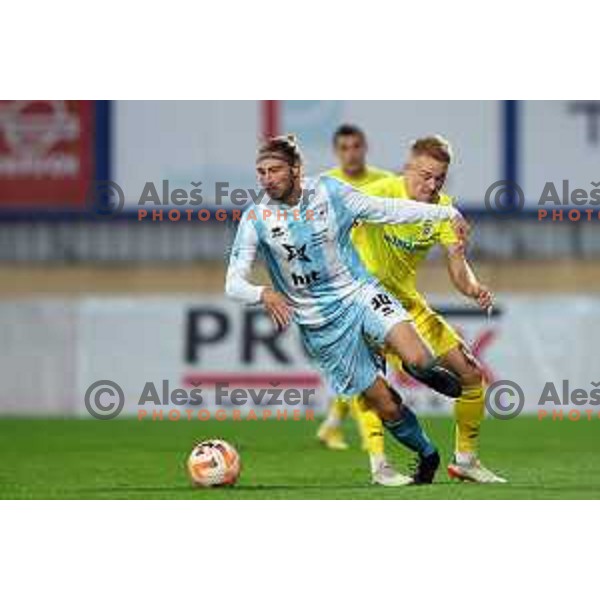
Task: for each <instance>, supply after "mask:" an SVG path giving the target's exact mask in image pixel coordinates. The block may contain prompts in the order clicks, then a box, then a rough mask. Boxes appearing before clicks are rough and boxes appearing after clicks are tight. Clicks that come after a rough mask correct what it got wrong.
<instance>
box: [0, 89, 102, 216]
mask: <svg viewBox="0 0 600 600" xmlns="http://www.w3.org/2000/svg"><path fill="white" fill-rule="evenodd" d="M94 130H95V125H94V102H93V101H89V100H85V101H79V100H0V210H2V209H3V208H6V209H17V210H31V209H42V210H46V209H65V208H66V209H76V208H84V206H85V204H84V202H85V194H86V192H87V190H88V188H89V185H90V183H91V181H92V179H93V178H94V169H95V167H94V163H95V160H94V137H95V131H94Z"/></svg>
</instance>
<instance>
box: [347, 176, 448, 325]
mask: <svg viewBox="0 0 600 600" xmlns="http://www.w3.org/2000/svg"><path fill="white" fill-rule="evenodd" d="M361 191H362V192H363V193H365V194H367V195H369V196H380V197H384V198H408V197H409V196H408V190H407V187H406V180H405V179H404V177H401V176H400V177H398V176H393V177H386V178H385V179H379V180H377V181H375V182H373V183H371V184H368V185H365V186H363V188H362V189H361ZM398 201H399V202H402V200H398ZM438 203H439V204H444V205H449V204H452V198H451V197H450V196H448V195H446V194H440V196H439V200H438ZM352 241H353V243H354V246H355V248H356V250H357V252H358V254H359V256H360V258H361V260H362V261H363V263H364V264H365V266H366V267H367V269H368V270H369V271H370V272H371V273H372V274H373V275H374V276H375V277H376V278H377V279H379V280H380V281H381V283H383V285H384V286H385V287H386V288H387V289H389V290H390V292H392V293H393V294H394V295H395V296H396V297H397V298H398V299H399V300H400V301H401V302H402V304H403V306H404V308H406V310H408V311H410V312H412V313H413V314H415V313H418V312H420V311H421V310H423V309H427V304H426V302H425V299H424V298H423V297H422V296H421V294H419V292H418V291H417V268H418V266H419V264H420V263H421V262H422V261H423V259H424V258H425V257H426V256H427V254H428V253H429V251H430V250H431V248H433V246H435V245H436V244H442V245H443V246H450V245H452V244H455V243H456V242H457V241H458V238H457V237H456V234H455V233H454V230H453V229H452V226H451V224H450V223H449V222H448V221H442V222H437V223H434V222H433V221H430V220H427V221H422V222H420V223H409V224H404V225H376V224H372V223H362V224H361V225H359V226H358V227H355V228H354V230H353V231H352Z"/></svg>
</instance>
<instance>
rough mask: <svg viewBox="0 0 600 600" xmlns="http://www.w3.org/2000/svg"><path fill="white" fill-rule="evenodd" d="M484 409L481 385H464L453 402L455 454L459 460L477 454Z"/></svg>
mask: <svg viewBox="0 0 600 600" xmlns="http://www.w3.org/2000/svg"><path fill="white" fill-rule="evenodd" d="M484 411H485V407H484V395H483V387H482V386H481V385H476V386H465V387H464V388H463V393H462V395H461V396H460V398H457V399H456V402H455V403H454V418H455V420H456V431H455V454H456V458H457V460H459V462H460V461H461V459H462V460H465V459H467V458H468V457H472V456H476V455H477V452H478V450H479V429H480V426H481V421H482V420H483V415H484Z"/></svg>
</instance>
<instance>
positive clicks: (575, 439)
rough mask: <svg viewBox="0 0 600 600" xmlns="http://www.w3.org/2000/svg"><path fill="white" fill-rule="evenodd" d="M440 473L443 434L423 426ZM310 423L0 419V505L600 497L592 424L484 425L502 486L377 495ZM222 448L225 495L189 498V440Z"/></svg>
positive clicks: (434, 422) (397, 460)
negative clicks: (235, 453)
mask: <svg viewBox="0 0 600 600" xmlns="http://www.w3.org/2000/svg"><path fill="white" fill-rule="evenodd" d="M424 422H425V424H426V428H427V430H428V431H429V433H430V434H431V435H432V437H433V439H434V440H436V442H437V443H438V444H439V446H440V448H441V450H442V453H443V459H444V464H445V462H446V460H447V459H448V457H449V455H450V452H451V444H452V441H451V440H452V423H451V420H450V419H446V418H431V419H424ZM316 425H317V424H316V423H311V422H305V421H302V422H287V423H286V422H276V421H267V422H241V423H240V422H238V423H236V422H231V421H226V422H216V421H212V422H208V423H202V422H151V421H142V422H138V421H136V420H127V419H121V420H115V421H93V420H75V419H73V420H61V419H56V420H52V419H50V420H22V419H4V420H0V456H1V457H2V460H1V461H0V498H65V499H67V498H100V499H102V498H105V499H108V498H123V499H161V498H164V499H186V500H202V499H263V498H270V499H301V498H307V499H319V498H323V499H327V498H344V499H353V498H357V499H372V498H373V499H455V498H456V499H458V498H471V499H486V498H494V499H512V498H520V499H527V498H549V499H552V498H594V499H598V498H600V469H599V468H598V465H599V460H600V459H599V457H600V434H599V429H598V423H596V422H594V421H591V422H587V421H586V422H584V421H579V422H551V421H542V422H539V421H537V420H536V419H535V418H519V419H515V420H513V421H497V420H493V419H488V420H486V422H485V423H484V425H483V451H482V454H483V458H484V459H485V462H486V464H487V465H489V466H490V467H493V468H494V469H495V470H497V471H498V472H499V473H500V474H503V475H505V476H506V477H507V478H508V479H509V480H510V483H509V484H505V485H488V486H483V485H475V484H461V483H456V482H452V481H450V480H449V479H448V477H447V475H446V472H445V469H440V471H439V476H438V478H437V481H436V483H435V484H434V485H431V486H425V487H404V488H396V489H389V488H387V489H386V488H381V487H375V486H371V485H370V484H369V483H368V461H367V457H366V454H364V453H363V452H361V450H360V449H359V448H358V439H357V435H356V432H355V431H356V430H355V427H354V424H353V423H352V422H349V423H347V424H346V426H345V427H346V432H347V435H348V438H349V440H350V441H351V442H352V444H353V448H352V449H351V450H348V451H343V452H339V451H338V452H333V451H328V450H325V449H324V448H322V447H320V446H319V444H318V443H317V442H316V441H315V437H314V434H315V430H316ZM212 437H220V438H223V439H226V440H228V441H230V442H231V443H233V444H234V445H235V446H236V447H237V448H238V450H239V451H240V454H241V457H242V463H243V470H242V476H241V478H240V480H239V482H238V484H237V485H236V486H235V487H233V488H221V489H218V488H216V489H208V490H199V489H192V488H191V487H190V485H189V484H188V482H187V478H186V474H185V469H184V462H185V459H186V457H187V454H188V452H189V450H190V449H191V447H192V445H193V443H194V441H196V440H201V439H207V438H212ZM387 450H388V454H389V455H390V457H391V459H392V460H393V462H394V464H395V465H396V466H397V467H399V468H401V469H404V471H406V467H407V465H408V463H409V462H410V456H409V454H408V453H406V452H405V451H404V450H403V449H401V448H399V447H398V446H397V445H396V444H395V443H394V442H393V440H391V439H389V438H388V439H387Z"/></svg>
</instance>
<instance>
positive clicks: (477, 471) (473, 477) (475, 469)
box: [448, 458, 507, 483]
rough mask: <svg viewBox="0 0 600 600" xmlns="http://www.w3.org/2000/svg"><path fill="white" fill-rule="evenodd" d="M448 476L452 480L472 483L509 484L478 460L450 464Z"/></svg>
mask: <svg viewBox="0 0 600 600" xmlns="http://www.w3.org/2000/svg"><path fill="white" fill-rule="evenodd" d="M448 475H449V476H450V479H459V480H460V481H471V482H473V483H507V481H506V479H504V478H503V477H500V476H499V475H496V474H495V473H493V472H492V471H490V470H489V469H486V468H485V467H484V466H483V465H482V464H481V462H480V461H479V460H478V459H476V458H473V459H472V460H471V461H470V462H468V463H457V462H452V463H450V464H449V465H448Z"/></svg>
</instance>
